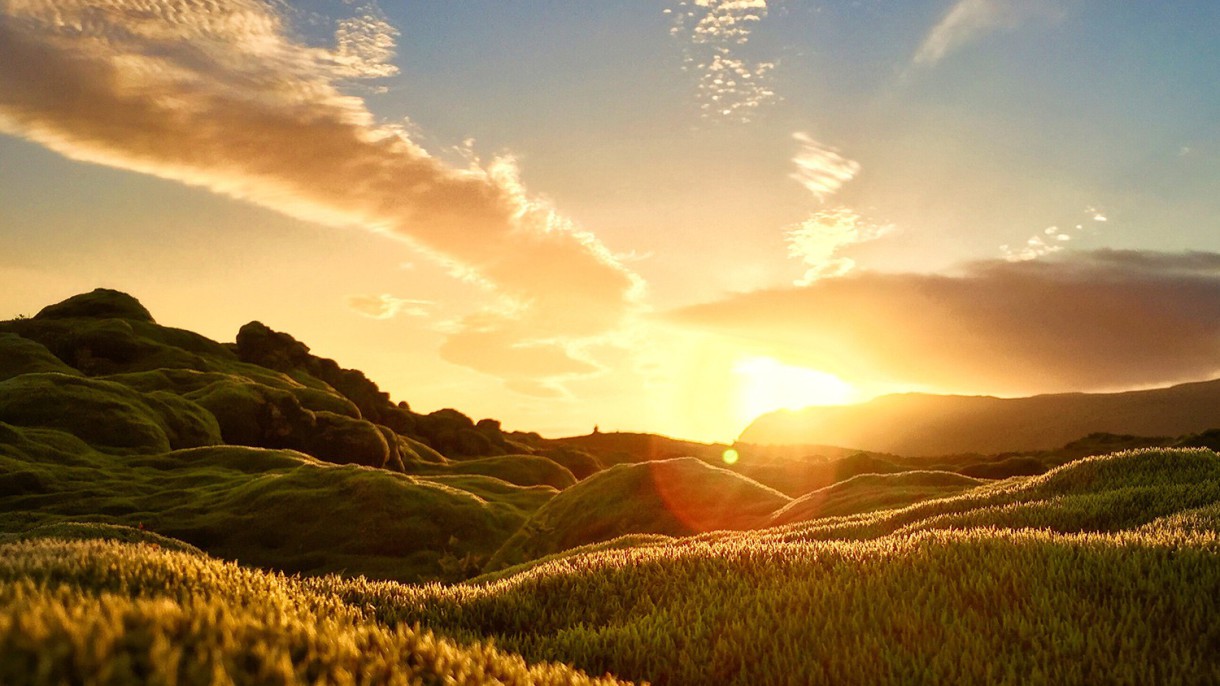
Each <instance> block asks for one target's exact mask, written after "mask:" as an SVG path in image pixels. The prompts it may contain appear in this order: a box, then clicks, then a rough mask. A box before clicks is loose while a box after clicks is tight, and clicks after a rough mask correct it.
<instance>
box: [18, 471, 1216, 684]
mask: <svg viewBox="0 0 1220 686" xmlns="http://www.w3.org/2000/svg"><path fill="white" fill-rule="evenodd" d="M1186 483H1194V484H1195V486H1196V488H1194V489H1179V488H1178V487H1179V486H1182V485H1184V484H1186ZM1218 483H1220V457H1217V455H1216V454H1215V453H1212V452H1210V451H1203V450H1198V451H1141V452H1133V453H1120V454H1116V455H1111V456H1105V457H1096V458H1090V459H1086V460H1082V461H1079V462H1075V463H1071V464H1068V465H1065V466H1064V467H1061V468H1059V469H1056V470H1054V471H1052V472H1050V473H1048V474H1046V475H1043V476H1040V477H1033V478H1027V479H1022V480H1015V481H1013V482H1011V483H1003V484H995V485H988V486H981V487H977V488H975V489H972V490H971V491H968V492H966V493H964V494H962V495H959V496H955V497H951V498H943V499H939V500H935V501H930V502H928V503H923V504H918V505H914V506H910V507H907V508H901V509H897V510H886V511H877V512H872V513H866V514H862V515H857V516H856V517H855V519H854V520H853V519H852V518H843V517H838V518H833V517H832V518H827V519H824V520H820V521H817V522H808V523H803V524H800V525H791V526H789V527H781V528H779V529H765V530H757V531H739V532H720V533H717V534H707V535H704V536H697V537H691V538H683V539H664V538H655V537H654V538H649V539H647V540H639V541H636V543H637V545H634V546H631V547H626V548H624V547H619V546H617V545H614V544H613V542H610V543H609V544H607V545H604V546H602V547H600V548H597V549H591V548H586V549H584V550H581V551H579V552H570V553H568V554H564V555H560V556H556V557H553V558H551V559H549V560H546V561H542V562H538V563H535V564H533V565H532V566H529V567H528V568H525V569H521V570H519V571H516V572H515V573H512V574H509V575H503V576H500V577H499V578H485V579H483V580H477V581H474V582H469V583H462V584H454V585H440V584H425V585H405V584H399V583H393V582H376V581H369V580H366V579H361V578H344V577H339V576H321V577H310V578H290V577H284V576H281V575H277V574H272V573H267V572H261V571H258V570H253V569H245V568H240V567H236V566H233V565H232V564H229V563H224V562H220V561H217V560H213V559H210V558H207V557H204V556H200V555H197V554H187V553H180V552H174V551H169V550H165V549H163V548H158V547H154V546H151V545H148V544H146V543H116V542H98V541H84V542H81V541H74V542H64V541H58V540H41V541H25V542H21V543H16V544H8V545H7V546H3V547H0V608H3V609H0V656H3V657H2V658H0V670H5V669H7V670H9V671H7V672H4V671H0V682H3V683H6V684H7V683H15V684H50V683H60V682H64V681H75V682H78V683H79V682H86V680H87V678H93V679H94V681H93V683H142V682H144V681H147V680H152V678H153V676H154V675H156V678H157V679H161V677H162V676H164V675H169V674H173V675H174V676H175V677H176V678H177V683H184V684H193V683H213V681H212V679H213V676H214V674H216V673H217V671H216V670H222V671H223V672H224V673H225V674H226V675H227V676H228V677H229V678H232V679H233V680H234V681H235V682H237V683H305V682H309V683H315V682H319V681H320V682H322V683H388V682H392V680H393V679H402V680H403V682H404V683H405V681H406V679H407V678H408V677H410V678H419V679H420V680H421V681H422V682H423V683H442V682H444V678H445V677H444V676H437V675H438V674H448V675H450V676H452V675H453V674H454V672H453V671H449V672H445V670H459V671H460V674H461V676H456V677H454V678H453V681H450V682H445V683H453V682H456V683H463V682H465V683H479V681H480V680H484V681H486V680H487V676H488V674H489V673H491V672H490V671H489V670H502V671H500V672H496V674H497V676H498V678H501V679H502V680H504V681H506V682H509V683H545V679H551V680H552V681H551V683H567V682H568V681H569V680H570V681H571V682H576V681H577V680H579V679H583V678H585V677H583V676H582V675H581V674H580V672H584V673H586V674H606V673H609V674H613V675H614V676H616V677H618V678H622V679H630V680H639V681H650V682H652V683H656V684H706V683H724V684H759V683H766V684H788V683H790V684H806V683H826V684H871V683H895V682H897V683H910V682H924V683H997V684H1018V683H1022V684H1024V683H1035V684H1037V683H1044V684H1058V683H1133V684H1134V683H1139V684H1142V683H1158V684H1176V683H1182V684H1189V683H1214V682H1216V681H1217V680H1220V651H1218V650H1217V647H1220V623H1218V622H1216V617H1217V616H1220V614H1218V613H1220V498H1217V497H1216V496H1217V494H1216V489H1217V486H1218ZM1134 484H1142V485H1141V486H1133V485H1134ZM1140 488H1147V489H1151V490H1153V491H1157V492H1160V493H1161V494H1162V495H1163V498H1162V501H1163V502H1162V503H1161V505H1160V506H1158V507H1157V508H1155V509H1156V510H1157V511H1158V512H1159V514H1158V513H1148V514H1145V515H1141V516H1132V514H1131V512H1130V511H1129V510H1127V509H1125V508H1123V507H1117V508H1115V507H1108V506H1105V505H1107V504H1111V503H1113V502H1114V498H1115V497H1116V496H1117V497H1118V500H1119V501H1121V500H1123V497H1125V496H1124V495H1122V494H1129V493H1130V492H1132V490H1133V489H1135V490H1138V489H1140ZM1070 499H1076V500H1080V501H1085V500H1094V501H1096V502H1097V503H1098V504H1099V507H1098V511H1099V512H1102V513H1105V514H1104V515H1098V516H1097V517H1096V518H1095V519H1092V520H1090V521H1088V522H1084V523H1085V524H1087V526H1084V527H1083V528H1082V520H1081V519H1079V518H1078V517H1077V516H1076V515H1074V514H1073V508H1070V507H1069V508H1066V509H1065V508H1063V507H1061V506H1060V505H1061V503H1062V502H1063V501H1064V500H1070ZM1136 499H1137V500H1138V499H1139V497H1138V496H1137V497H1136ZM1201 502H1202V504H1200V503H1201ZM1002 503H1006V504H1002ZM1014 504H1020V505H1023V506H1026V507H1028V508H1030V509H1036V510H1040V511H1041V513H1042V514H1041V515H1040V517H1039V518H1038V527H1037V528H1031V526H1030V524H1031V522H1030V520H1029V518H1028V517H1027V516H1025V515H1024V514H1021V509H1020V508H1016V509H1014V508H1013V507H1012V505H1014ZM1076 509H1079V508H1076ZM1086 509H1087V508H1086ZM946 513H954V516H957V517H962V518H963V520H962V521H961V522H957V523H955V524H953V525H952V526H945V520H944V519H943V517H944V515H945V514H946ZM861 519H868V520H872V521H873V522H874V523H875V524H876V531H878V532H880V531H885V530H888V533H877V534H876V535H874V536H871V537H867V538H861V537H860V536H859V533H860V532H859V531H858V530H850V529H846V528H842V527H841V526H840V525H841V524H842V523H843V522H845V521H857V520H861ZM973 519H979V520H980V521H986V522H987V523H986V524H974V523H967V522H968V521H970V520H973ZM899 521H902V522H906V525H905V526H897V523H898V522H899ZM835 526H840V529H839V532H840V533H841V534H843V535H844V537H842V538H825V539H819V538H816V537H812V536H810V535H809V534H810V533H811V532H814V531H816V530H818V527H822V528H823V529H826V530H827V531H828V530H829V529H830V528H834V527H835ZM825 533H826V531H823V534H825ZM95 637H96V638H95ZM560 663H563V664H567V665H571V666H572V667H566V666H561V665H560ZM573 668H574V669H573ZM106 670H109V671H106ZM461 670H464V671H461ZM479 670H482V671H479ZM576 670H579V672H578V671H576ZM133 674H134V675H136V676H134V677H133V676H132V675H133ZM98 675H103V677H105V678H103V677H99V676H98ZM421 675H422V676H421ZM511 679H519V680H518V681H515V682H514V681H511ZM163 681H167V679H166V680H163ZM222 681H223V679H222Z"/></svg>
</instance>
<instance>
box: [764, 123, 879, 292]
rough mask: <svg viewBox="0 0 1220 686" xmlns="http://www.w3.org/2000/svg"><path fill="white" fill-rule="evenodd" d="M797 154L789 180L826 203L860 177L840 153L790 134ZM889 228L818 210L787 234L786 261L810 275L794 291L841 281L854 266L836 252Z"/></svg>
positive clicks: (851, 214)
mask: <svg viewBox="0 0 1220 686" xmlns="http://www.w3.org/2000/svg"><path fill="white" fill-rule="evenodd" d="M792 137H793V138H794V139H796V140H797V141H798V142H799V143H800V144H801V148H800V150H799V151H798V152H797V154H796V156H795V157H793V158H792V163H793V164H794V165H796V171H795V172H793V173H792V174H791V175H790V177H791V178H792V179H793V180H794V181H796V182H797V183H799V184H801V185H802V186H804V187H805V189H806V190H808V191H809V192H810V193H812V194H813V196H814V197H815V198H817V200H818V201H819V202H823V203H824V202H825V201H826V200H827V199H828V198H830V196H832V195H834V194H835V193H837V192H838V191H839V189H840V188H842V187H843V185H844V184H846V183H847V182H848V181H851V180H852V179H853V178H855V176H856V174H858V173H859V172H860V163H858V162H856V161H855V160H850V159H847V158H846V157H844V156H843V155H841V154H839V151H838V150H836V149H834V148H832V147H830V146H828V145H823V144H822V143H819V142H817V141H816V140H814V139H813V138H811V137H810V136H809V135H808V134H806V133H801V132H797V133H794V134H792ZM893 229H894V227H893V225H880V224H874V223H872V222H870V221H868V220H867V219H865V218H864V217H862V216H860V213H859V212H857V211H855V210H853V209H850V208H848V207H841V206H840V207H836V208H831V209H825V210H820V211H817V212H814V213H813V214H811V215H809V218H808V219H806V220H805V221H803V222H801V223H800V224H797V225H795V226H791V227H789V228H788V229H787V230H786V232H785V234H786V235H785V236H784V238H785V241H786V242H787V244H788V256H789V257H795V258H798V259H800V260H801V261H802V262H804V263H805V265H806V266H807V267H808V269H807V270H806V271H805V274H804V276H803V277H802V278H801V279H800V280H798V281H797V282H796V284H797V285H798V286H803V285H807V284H810V283H813V282H814V281H816V280H818V279H821V278H827V277H835V276H842V275H844V274H846V273H847V272H849V271H851V270H852V269H853V268H855V266H856V263H855V261H854V260H852V259H850V258H847V257H841V256H839V255H838V252H839V250H841V249H842V248H845V247H847V246H849V245H853V244H855V243H863V242H865V241H871V240H873V239H876V238H880V237H881V236H883V235H885V234H887V233H889V232H890V231H892V230H893Z"/></svg>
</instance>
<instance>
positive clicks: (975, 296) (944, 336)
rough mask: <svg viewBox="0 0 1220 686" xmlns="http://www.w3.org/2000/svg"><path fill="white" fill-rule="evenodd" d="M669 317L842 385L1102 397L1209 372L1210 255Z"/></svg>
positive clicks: (1037, 264)
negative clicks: (1094, 392) (844, 382)
mask: <svg viewBox="0 0 1220 686" xmlns="http://www.w3.org/2000/svg"><path fill="white" fill-rule="evenodd" d="M668 318H669V319H671V320H673V321H676V322H679V323H682V324H685V325H688V326H693V327H697V328H702V329H706V330H711V331H714V332H717V333H720V334H723V335H727V336H731V337H733V338H734V340H738V341H743V342H746V343H747V345H750V346H752V347H753V348H755V349H757V350H758V351H759V352H761V353H764V354H770V355H773V356H775V357H777V358H779V359H784V360H786V361H789V362H791V363H794V364H801V365H804V366H807V367H810V368H813V369H819V370H822V371H826V372H829V373H831V374H835V375H837V376H840V377H842V378H844V379H845V380H847V381H849V382H855V383H874V384H881V385H889V386H891V387H892V386H894V385H907V386H912V385H913V386H918V387H930V388H934V389H939V390H944V391H954V392H967V393H999V394H1019V393H1034V392H1045V391H1065V390H1103V389H1118V388H1124V387H1134V386H1146V385H1154V384H1161V383H1169V382H1177V381H1185V380H1191V379H1198V378H1203V377H1212V376H1215V375H1217V374H1220V254H1215V253H1182V254H1166V253H1156V252H1139V251H1112V250H1106V251H1097V252H1090V253H1074V254H1068V255H1066V256H1064V257H1061V258H1059V259H1048V260H1042V261H1029V262H1007V261H1004V260H994V261H987V262H978V263H973V264H970V265H967V266H966V267H965V268H964V269H963V270H962V271H961V273H959V274H957V275H953V276H945V275H933V274H880V273H858V274H853V275H848V276H844V277H841V278H838V279H828V280H821V281H816V282H814V283H812V284H810V285H809V286H807V287H804V288H790V289H778V290H766V291H758V292H754V293H747V294H743V295H737V296H732V297H730V298H727V299H725V300H723V301H720V302H714V303H708V304H704V305H697V306H693V307H687V308H683V309H680V310H677V311H674V312H670V313H669V314H668Z"/></svg>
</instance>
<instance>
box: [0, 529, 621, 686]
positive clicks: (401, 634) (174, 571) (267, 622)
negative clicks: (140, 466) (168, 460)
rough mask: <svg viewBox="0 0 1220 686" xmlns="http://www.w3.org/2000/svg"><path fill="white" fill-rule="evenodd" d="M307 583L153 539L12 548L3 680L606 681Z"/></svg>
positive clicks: (1, 567) (0, 605) (4, 604)
mask: <svg viewBox="0 0 1220 686" xmlns="http://www.w3.org/2000/svg"><path fill="white" fill-rule="evenodd" d="M373 614H374V612H373V608H363V607H356V606H352V605H349V604H346V603H344V602H343V601H342V600H341V599H340V598H339V597H337V596H336V595H334V594H331V593H325V592H317V591H314V590H312V589H310V588H309V587H307V586H306V585H304V584H302V583H301V582H300V581H299V580H296V579H290V578H285V577H283V576H279V575H275V574H269V573H266V572H260V571H257V570H251V569H244V568H241V567H237V566H236V565H233V564H228V563H222V562H219V561H216V560H212V559H209V558H206V557H202V556H199V555H191V554H186V553H181V552H173V551H169V550H166V549H164V548H160V547H157V546H151V545H133V544H118V543H114V542H96V541H94V542H75V543H67V542H62V541H56V540H43V541H32V542H25V543H16V544H9V545H0V683H3V684H6V685H7V686H58V685H59V684H145V683H152V684H171V683H176V684H183V685H186V686H189V685H194V684H250V685H256V684H257V685H260V686H261V685H264V684H402V685H404V686H405V685H406V684H417V683H424V684H470V685H474V684H486V683H503V684H521V685H524V684H555V685H559V684H596V683H615V682H614V681H613V680H612V679H592V678H589V677H588V676H586V675H585V674H582V673H580V672H578V671H576V670H574V669H572V668H570V667H567V666H565V665H562V664H548V663H534V664H526V662H525V661H524V660H522V659H521V658H520V657H519V656H517V655H513V654H511V653H507V652H505V651H503V650H499V649H497V648H496V647H494V646H492V645H490V644H486V643H476V644H473V645H463V644H459V643H457V642H454V641H452V640H448V639H445V638H443V637H440V636H437V635H436V634H434V633H433V632H431V631H428V630H426V629H420V628H418V627H412V626H404V625H400V624H398V625H387V624H385V623H383V622H379V621H377V620H376V619H375V618H374V617H373V616H372V615H373Z"/></svg>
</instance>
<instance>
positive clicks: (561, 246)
mask: <svg viewBox="0 0 1220 686" xmlns="http://www.w3.org/2000/svg"><path fill="white" fill-rule="evenodd" d="M277 6H278V5H275V4H268V3H263V2H255V1H253V0H210V1H209V2H205V3H201V2H195V1H193V0H163V1H160V2H155V3H148V2H143V1H142V0H41V1H40V0H30V1H28V2H19V3H13V2H9V3H3V4H0V131H4V132H7V133H11V134H14V135H17V136H21V137H24V138H27V139H30V140H33V141H36V142H39V143H41V144H43V145H45V146H47V147H48V148H51V149H53V150H55V151H57V152H59V153H61V154H63V155H65V156H68V157H70V158H73V159H77V160H84V161H89V162H96V163H101V164H106V165H110V166H114V167H119V168H123V169H129V170H135V171H139V172H144V173H148V174H153V175H156V176H159V177H163V178H167V179H174V180H177V181H181V182H183V183H187V184H190V185H195V186H202V187H205V188H208V189H210V190H212V191H215V192H217V193H222V194H225V195H229V196H232V197H237V198H242V199H245V200H248V201H250V202H253V203H256V204H259V205H262V206H265V207H269V208H272V209H274V210H277V211H280V212H283V213H285V214H289V215H293V216H296V217H300V218H304V219H307V220H311V221H317V222H323V223H327V224H331V225H338V226H350V225H358V226H362V227H365V228H367V229H372V230H376V231H379V232H382V233H385V234H387V235H390V236H394V237H397V238H399V239H402V240H404V241H407V242H408V243H410V244H411V245H413V246H415V247H416V248H417V249H419V250H421V251H422V252H425V253H427V254H429V255H431V256H432V257H434V258H436V259H439V260H441V261H442V262H444V263H445V264H447V265H448V266H449V267H451V268H452V270H453V272H454V273H455V274H457V275H459V276H461V277H463V278H468V279H472V280H475V281H478V282H480V283H482V284H484V285H486V286H487V287H488V288H489V289H490V290H491V291H492V293H493V294H494V296H495V298H496V304H495V306H494V307H493V308H492V309H493V310H494V311H495V312H497V313H499V314H500V315H501V316H500V318H499V319H496V320H495V321H496V322H500V323H502V326H501V328H500V329H499V330H498V333H499V337H498V338H497V337H496V336H490V335H485V334H488V333H489V330H488V329H487V327H486V326H482V327H481V328H479V329H478V330H477V333H478V334H479V339H480V340H481V341H482V342H483V344H484V345H485V346H487V348H486V350H485V351H484V355H485V356H486V357H488V358H495V357H496V356H497V355H503V356H506V358H514V359H515V358H518V357H520V356H521V353H520V350H521V349H523V348H529V347H530V346H531V345H534V344H537V345H543V344H545V345H551V344H553V343H554V342H555V341H559V342H561V343H562V342H564V341H567V340H569V339H578V338H582V337H590V336H598V335H601V334H603V333H605V332H606V331H608V330H611V329H613V328H615V327H616V326H617V325H618V324H619V322H620V321H621V319H622V318H623V317H624V316H625V315H626V313H628V312H629V311H630V309H631V307H632V303H633V298H634V297H635V293H636V292H637V291H638V289H639V288H640V287H641V281H640V279H639V277H638V276H636V275H635V274H633V273H632V272H630V271H629V270H627V269H626V268H624V267H623V266H622V265H621V264H620V263H619V262H618V261H617V260H616V259H615V258H614V257H613V256H612V255H611V253H610V252H609V251H608V250H607V249H606V247H605V246H604V245H602V244H601V243H600V242H599V241H598V240H597V239H596V238H595V237H594V236H592V235H590V234H588V233H583V232H581V231H578V230H576V229H575V227H573V226H572V225H571V224H570V223H569V222H567V221H566V220H564V219H563V218H562V217H560V216H558V215H557V214H556V213H555V212H554V211H553V210H552V209H551V208H549V207H548V206H546V205H545V204H542V203H539V202H537V201H535V200H533V199H532V198H531V197H530V196H529V195H528V194H527V193H526V192H525V189H524V188H522V186H521V184H520V183H519V181H518V180H517V177H516V174H515V168H514V167H513V165H512V163H511V161H508V160H500V161H498V162H496V163H493V164H491V165H488V166H485V167H475V168H471V169H466V170H457V169H452V168H449V167H447V166H445V165H444V164H442V163H441V162H439V161H437V160H436V159H434V158H432V157H430V156H429V155H428V154H427V153H426V152H425V151H424V150H423V149H422V148H420V147H419V146H418V145H416V144H415V143H413V142H412V141H411V140H410V139H409V137H408V136H407V134H406V132H405V131H403V130H402V129H401V128H395V127H393V126H387V125H379V124H377V123H376V122H375V119H374V117H373V116H372V114H371V113H370V112H369V111H368V110H367V109H366V107H365V105H364V102H363V101H362V100H360V99H359V98H356V97H353V96H351V95H348V94H345V93H344V92H342V91H341V90H340V84H341V83H345V82H347V81H350V80H351V79H353V78H361V77H369V76H374V77H376V76H385V75H388V74H391V73H393V71H394V68H393V67H392V65H390V63H389V58H390V57H391V56H392V52H393V37H394V32H393V29H392V27H389V26H388V25H387V24H385V22H384V21H383V20H381V19H380V18H378V17H377V16H375V15H368V16H363V17H357V18H355V19H352V20H348V21H345V22H341V23H340V25H339V30H338V32H337V36H336V47H335V48H333V49H324V48H318V47H311V46H307V45H303V44H301V43H299V42H297V41H295V40H294V39H293V38H292V37H291V36H292V32H291V30H290V28H289V27H287V26H286V25H285V21H284V18H283V17H281V16H280V15H279V14H277V13H276V12H275V10H274V9H273V8H274V7H277ZM458 333H461V332H460V331H459V332H458ZM539 342H543V343H539ZM560 348H561V349H562V348H563V346H562V345H561V346H560ZM582 365H584V363H583V362H578V361H576V360H571V361H570V364H569V365H568V367H569V368H572V367H580V368H584V367H583V366H582ZM483 366H484V367H487V366H488V365H486V364H485V365H483ZM492 366H493V367H494V365H492ZM526 366H528V367H530V368H531V369H533V368H534V367H533V366H532V365H526ZM538 371H541V370H538Z"/></svg>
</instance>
